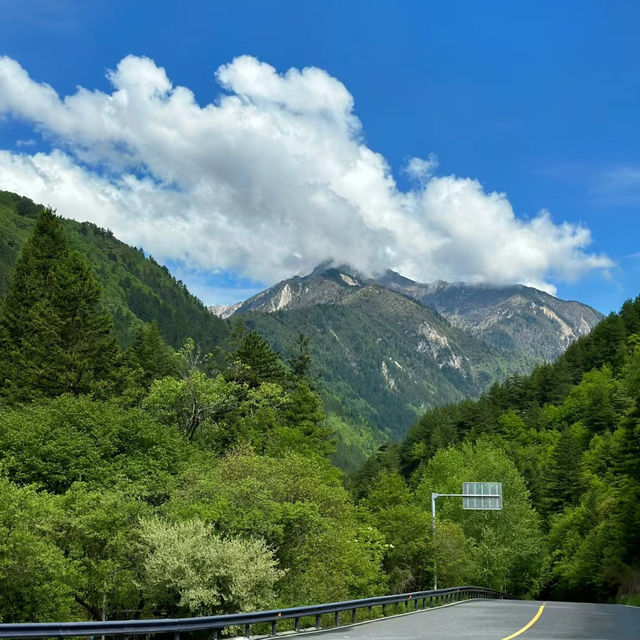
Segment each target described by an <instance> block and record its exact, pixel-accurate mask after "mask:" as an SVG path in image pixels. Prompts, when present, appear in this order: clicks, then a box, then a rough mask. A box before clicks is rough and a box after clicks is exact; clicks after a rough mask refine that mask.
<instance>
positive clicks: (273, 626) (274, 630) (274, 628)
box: [271, 620, 278, 636]
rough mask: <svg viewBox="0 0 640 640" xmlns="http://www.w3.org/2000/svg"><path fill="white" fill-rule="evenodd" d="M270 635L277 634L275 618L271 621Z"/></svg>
mask: <svg viewBox="0 0 640 640" xmlns="http://www.w3.org/2000/svg"><path fill="white" fill-rule="evenodd" d="M271 635H272V636H277V635H278V621H277V620H273V621H272V622H271Z"/></svg>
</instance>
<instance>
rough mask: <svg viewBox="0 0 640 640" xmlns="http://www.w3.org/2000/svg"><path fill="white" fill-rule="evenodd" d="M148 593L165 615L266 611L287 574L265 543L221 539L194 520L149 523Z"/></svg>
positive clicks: (146, 529)
mask: <svg viewBox="0 0 640 640" xmlns="http://www.w3.org/2000/svg"><path fill="white" fill-rule="evenodd" d="M141 535H142V541H143V545H144V546H145V548H146V549H147V552H146V557H145V560H144V584H145V590H146V594H147V596H148V598H149V600H150V603H151V606H152V608H153V610H154V612H156V613H161V614H162V615H165V616H166V615H171V616H179V615H219V614H225V613H236V612H238V611H260V610H264V609H268V608H270V607H271V606H272V605H274V604H275V584H276V582H277V580H278V579H279V578H280V577H281V576H282V575H283V572H282V571H280V570H279V569H277V568H276V567H277V563H276V560H275V558H274V557H273V551H271V550H269V549H268V548H267V546H266V545H265V543H264V542H263V541H261V540H252V539H248V538H245V539H243V538H237V537H227V538H223V537H221V536H220V535H218V534H216V533H215V531H214V530H213V528H212V527H211V526H210V525H207V524H205V523H204V522H202V521H201V520H198V519H194V520H189V521H185V522H178V523H170V522H166V521H164V520H160V519H158V518H153V519H148V520H144V521H143V522H142V529H141Z"/></svg>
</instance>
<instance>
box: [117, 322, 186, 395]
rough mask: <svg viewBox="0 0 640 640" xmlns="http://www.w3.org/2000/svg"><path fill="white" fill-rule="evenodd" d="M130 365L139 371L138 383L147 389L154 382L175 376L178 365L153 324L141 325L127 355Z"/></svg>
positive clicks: (171, 351) (171, 350)
mask: <svg viewBox="0 0 640 640" xmlns="http://www.w3.org/2000/svg"><path fill="white" fill-rule="evenodd" d="M127 355H128V357H129V360H130V362H131V364H132V365H133V366H135V367H138V368H139V369H140V370H141V372H142V373H141V376H140V382H141V384H142V385H143V386H144V387H145V388H146V389H148V388H149V387H150V386H151V383H152V382H153V381H154V380H158V379H159V378H165V377H166V376H171V375H175V374H176V373H177V369H178V363H177V361H176V356H175V354H174V352H173V349H171V347H170V346H169V345H168V344H167V343H166V342H165V341H164V338H163V337H162V334H161V333H160V329H158V326H157V325H156V324H154V323H146V324H143V325H142V326H141V327H140V329H139V330H138V333H137V335H136V339H135V342H134V343H133V346H132V347H131V348H130V349H129V351H128V353H127Z"/></svg>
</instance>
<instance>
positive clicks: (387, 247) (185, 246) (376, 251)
mask: <svg viewBox="0 0 640 640" xmlns="http://www.w3.org/2000/svg"><path fill="white" fill-rule="evenodd" d="M108 77H109V79H110V81H111V83H112V85H113V92H112V93H102V92H99V91H89V90H86V89H83V88H79V89H78V90H77V92H76V93H74V94H73V95H70V96H67V97H65V98H60V97H59V96H58V95H57V93H56V92H55V90H54V89H53V88H51V87H50V86H48V85H46V84H41V83H36V82H34V81H33V80H32V79H31V78H30V77H29V76H28V74H27V72H26V71H25V70H24V69H23V68H22V67H21V66H20V65H19V64H18V63H17V62H15V61H14V60H12V59H10V58H0V114H3V113H4V114H8V115H11V116H13V117H15V118H18V119H21V120H25V121H27V122H29V123H31V124H32V126H33V128H34V129H35V130H37V131H39V132H40V133H41V134H42V135H43V136H45V137H46V138H47V139H48V140H49V141H50V142H51V145H52V149H53V150H52V151H51V152H49V153H33V154H28V153H14V152H10V151H4V152H0V187H1V188H4V189H10V190H13V191H17V192H19V193H22V194H25V195H28V196H29V197H31V198H33V199H34V200H36V201H40V202H45V203H47V204H50V205H52V206H54V207H56V208H57V209H58V211H59V213H61V214H62V215H65V216H68V217H72V218H75V219H79V220H91V221H93V222H96V223H97V224H99V225H101V226H103V227H109V228H110V229H112V230H113V231H114V233H115V234H116V235H117V236H119V237H120V238H122V239H123V240H125V241H127V242H129V243H131V244H134V245H137V246H144V247H145V249H146V250H148V251H150V252H151V253H152V254H153V255H154V256H155V257H156V258H158V259H160V260H177V261H182V262H184V264H186V265H188V266H189V268H192V269H196V270H211V269H216V268H224V269H228V270H233V271H235V272H237V273H239V274H241V275H242V276H245V277H249V278H252V279H254V280H260V281H263V282H273V281H275V280H278V279H281V278H284V277H288V276H290V275H291V274H292V273H296V272H301V271H308V270H310V269H312V268H313V267H314V266H315V265H316V264H318V263H319V262H321V261H323V260H325V259H327V258H334V259H335V260H336V261H337V262H341V263H342V262H348V263H351V264H353V265H354V266H355V267H357V268H359V269H361V270H363V271H368V272H376V271H381V270H383V269H385V268H387V267H392V268H396V269H398V270H399V271H401V272H403V273H405V274H406V275H408V276H411V277H414V278H416V279H419V280H423V281H429V280H434V279H444V280H468V281H474V282H495V283H511V282H524V283H529V284H534V285H536V286H540V287H543V288H545V289H547V290H553V285H552V284H551V280H553V279H572V278H576V277H578V276H580V274H582V273H584V272H586V271H589V270H592V269H601V268H606V267H608V266H610V265H611V262H610V260H609V259H608V258H606V257H604V256H596V255H593V254H590V253H588V251H587V249H588V246H589V244H590V241H591V238H590V234H589V231H588V230H587V229H584V228H582V227H578V226H574V225H570V224H559V225H558V224H554V223H553V222H552V221H551V218H550V216H549V214H548V213H547V212H544V211H543V212H541V213H539V214H538V215H537V216H536V217H534V218H532V219H530V220H523V219H521V218H518V217H517V216H516V215H515V214H514V212H513V209H512V207H511V205H510V203H509V201H508V200H507V198H506V196H505V195H504V194H499V193H486V192H485V191H484V190H483V188H482V186H481V185H480V183H479V182H477V181H475V180H471V179H466V178H458V177H456V176H445V177H437V176H433V172H434V170H435V168H436V166H437V160H436V158H435V157H434V156H429V157H428V159H427V160H424V159H420V158H412V159H410V161H409V162H408V165H407V167H406V171H408V172H409V174H410V175H411V176H412V177H413V178H414V179H415V180H416V181H417V186H416V187H415V188H414V189H413V190H410V191H407V192H403V191H400V190H399V189H398V187H397V186H396V183H395V180H394V178H393V176H392V174H391V171H390V169H389V167H388V165H387V163H386V161H385V159H384V158H383V157H382V156H381V155H380V154H378V153H376V152H374V151H373V150H371V149H370V148H369V147H368V146H366V144H365V142H364V140H363V135H362V130H361V124H360V122H359V120H358V119H357V118H356V116H355V115H354V111H353V110H354V104H353V98H352V96H351V95H350V94H349V92H348V90H347V89H346V88H345V86H344V85H343V84H342V83H340V82H339V81H338V80H337V79H335V78H332V77H331V76H329V75H328V74H327V73H326V72H325V71H323V70H321V69H317V68H305V69H302V70H297V69H290V70H289V71H287V72H286V73H285V74H278V73H277V72H276V70H275V69H274V68H273V67H271V66H270V65H268V64H265V63H263V62H260V61H258V60H256V59H255V58H252V57H249V56H242V57H240V58H236V59H235V60H233V61H232V62H231V63H229V64H227V65H224V66H222V67H220V68H219V69H218V71H217V73H216V78H217V80H218V82H219V83H220V84H221V86H222V87H223V89H224V91H225V93H223V94H222V95H221V96H220V98H219V100H218V101H217V102H216V103H212V104H208V105H206V106H204V107H200V106H199V105H198V104H197V102H196V101H195V99H194V96H193V94H192V92H191V91H190V90H189V89H187V88H185V87H179V86H178V87H175V86H173V85H172V83H171V81H170V80H169V78H168V77H167V75H166V73H165V71H164V69H162V68H160V67H158V66H157V65H156V64H155V63H154V62H153V61H152V60H150V59H148V58H139V57H134V56H128V57H126V58H124V59H123V60H122V61H121V62H120V64H119V65H118V66H117V68H116V69H115V70H114V71H112V72H110V73H109V76H108Z"/></svg>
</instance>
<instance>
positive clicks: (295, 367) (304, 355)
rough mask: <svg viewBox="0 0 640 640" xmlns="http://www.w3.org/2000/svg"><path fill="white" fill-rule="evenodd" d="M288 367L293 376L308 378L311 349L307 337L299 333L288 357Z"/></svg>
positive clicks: (299, 378)
mask: <svg viewBox="0 0 640 640" xmlns="http://www.w3.org/2000/svg"><path fill="white" fill-rule="evenodd" d="M288 364H289V368H290V369H291V373H292V375H293V376H294V378H296V379H298V380H301V379H308V378H309V374H310V370H311V351H310V350H309V338H308V337H307V336H305V335H304V334H303V333H301V334H300V335H299V336H298V339H297V340H296V346H295V351H294V354H293V355H292V356H291V358H289V363H288Z"/></svg>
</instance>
